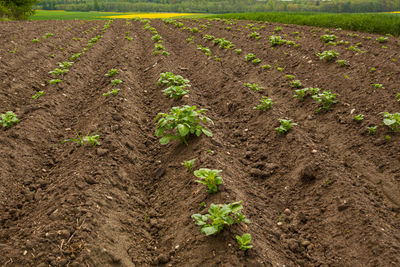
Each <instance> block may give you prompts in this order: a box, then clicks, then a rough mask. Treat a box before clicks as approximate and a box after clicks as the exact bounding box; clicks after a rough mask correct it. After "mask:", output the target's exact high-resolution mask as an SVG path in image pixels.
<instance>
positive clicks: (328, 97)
mask: <svg viewBox="0 0 400 267" xmlns="http://www.w3.org/2000/svg"><path fill="white" fill-rule="evenodd" d="M312 98H313V99H314V100H315V101H316V102H317V103H318V104H320V105H322V107H320V108H318V109H317V111H320V110H321V109H322V108H323V109H325V110H328V109H329V108H330V107H331V105H332V104H335V103H337V101H336V100H335V98H336V94H333V93H331V91H324V92H323V93H322V94H315V95H313V96H312Z"/></svg>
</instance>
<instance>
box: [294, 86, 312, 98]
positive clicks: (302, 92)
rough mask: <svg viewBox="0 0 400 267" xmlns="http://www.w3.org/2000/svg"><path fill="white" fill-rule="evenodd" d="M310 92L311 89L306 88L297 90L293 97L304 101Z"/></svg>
mask: <svg viewBox="0 0 400 267" xmlns="http://www.w3.org/2000/svg"><path fill="white" fill-rule="evenodd" d="M308 91H309V88H304V89H297V90H295V91H294V92H295V94H294V95H293V97H296V98H297V99H299V100H300V101H303V99H304V97H305V96H306V95H307V92H308Z"/></svg>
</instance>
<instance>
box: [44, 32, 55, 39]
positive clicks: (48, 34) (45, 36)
mask: <svg viewBox="0 0 400 267" xmlns="http://www.w3.org/2000/svg"><path fill="white" fill-rule="evenodd" d="M52 36H54V34H52V33H46V34H45V35H43V37H42V38H43V39H47V38H49V37H52Z"/></svg>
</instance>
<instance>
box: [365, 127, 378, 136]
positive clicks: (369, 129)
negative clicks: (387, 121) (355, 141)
mask: <svg viewBox="0 0 400 267" xmlns="http://www.w3.org/2000/svg"><path fill="white" fill-rule="evenodd" d="M367 129H368V133H369V134H370V135H374V134H375V131H376V130H377V129H378V126H370V127H367Z"/></svg>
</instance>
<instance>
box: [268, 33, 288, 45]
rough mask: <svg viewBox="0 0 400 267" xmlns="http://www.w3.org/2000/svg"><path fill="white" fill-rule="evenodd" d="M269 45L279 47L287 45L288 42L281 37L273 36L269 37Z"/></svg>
mask: <svg viewBox="0 0 400 267" xmlns="http://www.w3.org/2000/svg"><path fill="white" fill-rule="evenodd" d="M269 43H270V44H271V46H277V45H284V44H286V43H287V41H286V40H285V39H283V38H282V37H281V36H275V35H271V36H270V37H269Z"/></svg>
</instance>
